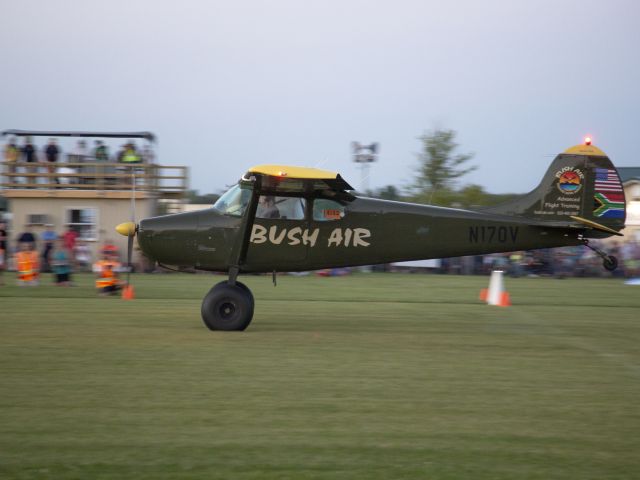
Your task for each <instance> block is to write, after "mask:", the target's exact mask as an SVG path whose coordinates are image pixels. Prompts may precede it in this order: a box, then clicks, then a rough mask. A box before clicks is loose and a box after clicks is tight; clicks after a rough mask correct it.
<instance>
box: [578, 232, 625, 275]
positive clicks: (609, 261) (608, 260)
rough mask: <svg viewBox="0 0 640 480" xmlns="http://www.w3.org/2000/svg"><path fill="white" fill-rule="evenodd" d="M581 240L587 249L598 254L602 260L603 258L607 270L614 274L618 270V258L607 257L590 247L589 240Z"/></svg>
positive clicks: (600, 251)
mask: <svg viewBox="0 0 640 480" xmlns="http://www.w3.org/2000/svg"><path fill="white" fill-rule="evenodd" d="M581 240H582V243H583V244H584V246H585V247H587V248H590V249H591V250H593V251H594V252H596V253H597V254H598V256H599V257H600V258H602V266H603V267H604V269H605V270H608V271H610V272H613V271H614V270H615V269H616V268H618V259H617V258H616V257H614V256H613V255H607V254H606V253H605V252H603V251H602V250H600V249H599V248H596V247H593V246H591V245H589V240H588V239H586V238H583V239H581Z"/></svg>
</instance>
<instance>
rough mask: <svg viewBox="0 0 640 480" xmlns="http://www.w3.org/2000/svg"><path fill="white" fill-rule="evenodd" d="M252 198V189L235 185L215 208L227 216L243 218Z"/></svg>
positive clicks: (214, 205) (218, 201) (219, 200)
mask: <svg viewBox="0 0 640 480" xmlns="http://www.w3.org/2000/svg"><path fill="white" fill-rule="evenodd" d="M250 198H251V189H250V188H247V187H243V186H241V185H239V184H238V185H234V186H233V187H231V188H230V189H229V190H227V192H226V193H225V194H224V195H222V196H221V197H220V198H219V199H218V200H217V201H216V203H214V204H213V208H215V209H216V210H218V211H219V212H221V213H224V214H225V215H232V216H234V217H241V216H242V214H243V213H244V210H245V208H247V205H248V204H249V199H250Z"/></svg>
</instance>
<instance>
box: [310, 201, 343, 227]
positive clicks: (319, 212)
mask: <svg viewBox="0 0 640 480" xmlns="http://www.w3.org/2000/svg"><path fill="white" fill-rule="evenodd" d="M344 215H345V208H344V205H342V204H341V203H339V202H336V201H335V200H328V199H326V198H316V199H315V200H314V201H313V220H315V221H316V222H331V221H335V220H340V219H342V218H343V217H344Z"/></svg>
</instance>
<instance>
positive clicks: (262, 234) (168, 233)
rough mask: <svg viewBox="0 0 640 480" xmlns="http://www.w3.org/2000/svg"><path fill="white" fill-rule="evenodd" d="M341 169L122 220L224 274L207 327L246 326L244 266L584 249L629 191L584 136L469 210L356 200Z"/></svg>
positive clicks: (172, 261)
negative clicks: (534, 183)
mask: <svg viewBox="0 0 640 480" xmlns="http://www.w3.org/2000/svg"><path fill="white" fill-rule="evenodd" d="M351 190H353V188H352V187H351V186H350V185H349V184H348V183H347V182H346V181H345V180H344V179H343V178H342V177H341V176H340V175H339V174H337V173H335V172H329V171H324V170H318V169H314V168H302V167H292V166H281V165H259V166H256V167H253V168H250V169H249V171H248V172H247V173H246V174H245V175H244V176H243V177H242V178H241V179H240V181H239V182H238V184H237V185H235V186H233V187H232V188H231V189H230V190H229V191H227V192H226V193H225V194H224V195H223V196H222V197H220V199H219V200H218V201H217V202H216V203H215V204H214V205H213V207H212V208H209V209H207V210H201V211H197V212H188V213H179V214H175V215H166V216H162V217H153V218H147V219H145V220H142V221H141V222H140V223H139V224H138V225H136V224H135V223H134V222H127V223H123V224H120V225H118V227H117V230H118V232H119V233H121V234H123V235H126V236H128V237H129V249H128V251H129V263H130V257H131V246H132V243H133V238H134V236H136V235H137V237H138V244H139V246H140V248H141V249H142V251H143V252H144V253H145V255H147V256H148V257H150V258H152V259H155V260H156V261H157V262H158V263H159V264H160V265H163V266H169V267H172V268H176V269H181V270H204V271H212V272H226V273H228V279H227V280H224V281H222V282H220V283H218V284H217V285H215V286H214V287H213V288H212V289H211V290H210V291H209V293H208V294H207V295H206V296H205V298H204V301H203V302H202V309H201V312H202V319H203V320H204V323H205V325H206V326H207V327H208V328H209V329H211V330H244V329H246V328H247V326H248V325H249V324H250V322H251V319H252V317H253V310H254V299H253V295H252V294H251V291H250V290H249V289H248V288H247V287H246V286H245V285H244V284H242V283H241V282H239V281H238V275H239V274H240V273H255V272H273V274H274V281H275V272H294V271H305V270H316V269H323V268H334V267H347V266H357V265H372V264H382V263H390V262H400V261H405V260H418V259H430V258H445V257H456V256H462V255H481V254H488V253H496V252H509V251H517V250H531V249H538V248H549V247H561V246H568V245H586V246H587V247H589V248H591V249H592V250H594V251H595V252H596V253H597V254H598V255H600V256H601V257H602V259H603V264H604V268H606V269H608V270H613V269H615V268H616V266H617V260H616V258H615V257H613V256H610V255H607V254H606V253H605V252H603V251H601V250H599V249H597V248H595V247H593V246H591V245H589V239H590V238H604V237H609V236H611V235H621V234H620V233H619V232H620V230H621V229H622V228H623V227H624V221H625V199H624V191H623V189H622V185H621V183H620V179H619V176H618V173H617V171H616V169H615V167H614V166H613V164H612V163H611V161H610V160H609V158H608V157H607V156H606V155H605V153H604V152H603V151H602V150H600V149H599V148H597V147H595V146H593V145H591V143H590V142H586V143H585V144H584V145H577V146H575V147H572V148H570V149H568V150H566V151H565V152H563V153H561V154H559V155H558V156H557V157H556V158H555V160H554V161H553V163H552V164H551V166H550V167H549V169H548V170H547V173H546V174H545V176H544V178H543V179H542V182H541V183H540V185H538V187H537V188H536V189H534V190H533V191H531V192H530V193H528V194H525V195H523V196H521V197H518V198H516V199H515V200H512V201H509V202H507V203H505V204H502V205H499V206H495V207H489V208H482V209H479V210H464V209H456V208H443V207H436V206H430V205H418V204H412V203H403V202H394V201H386V200H378V199H373V198H364V197H358V196H356V195H354V194H352V193H350V191H351Z"/></svg>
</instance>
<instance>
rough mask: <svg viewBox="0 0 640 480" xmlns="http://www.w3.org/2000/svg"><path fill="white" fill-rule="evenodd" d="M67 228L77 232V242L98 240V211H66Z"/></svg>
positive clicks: (94, 209)
mask: <svg viewBox="0 0 640 480" xmlns="http://www.w3.org/2000/svg"><path fill="white" fill-rule="evenodd" d="M67 227H68V228H71V229H73V230H75V231H76V232H78V239H79V240H88V241H95V240H97V239H98V209H97V208H69V209H67Z"/></svg>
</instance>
